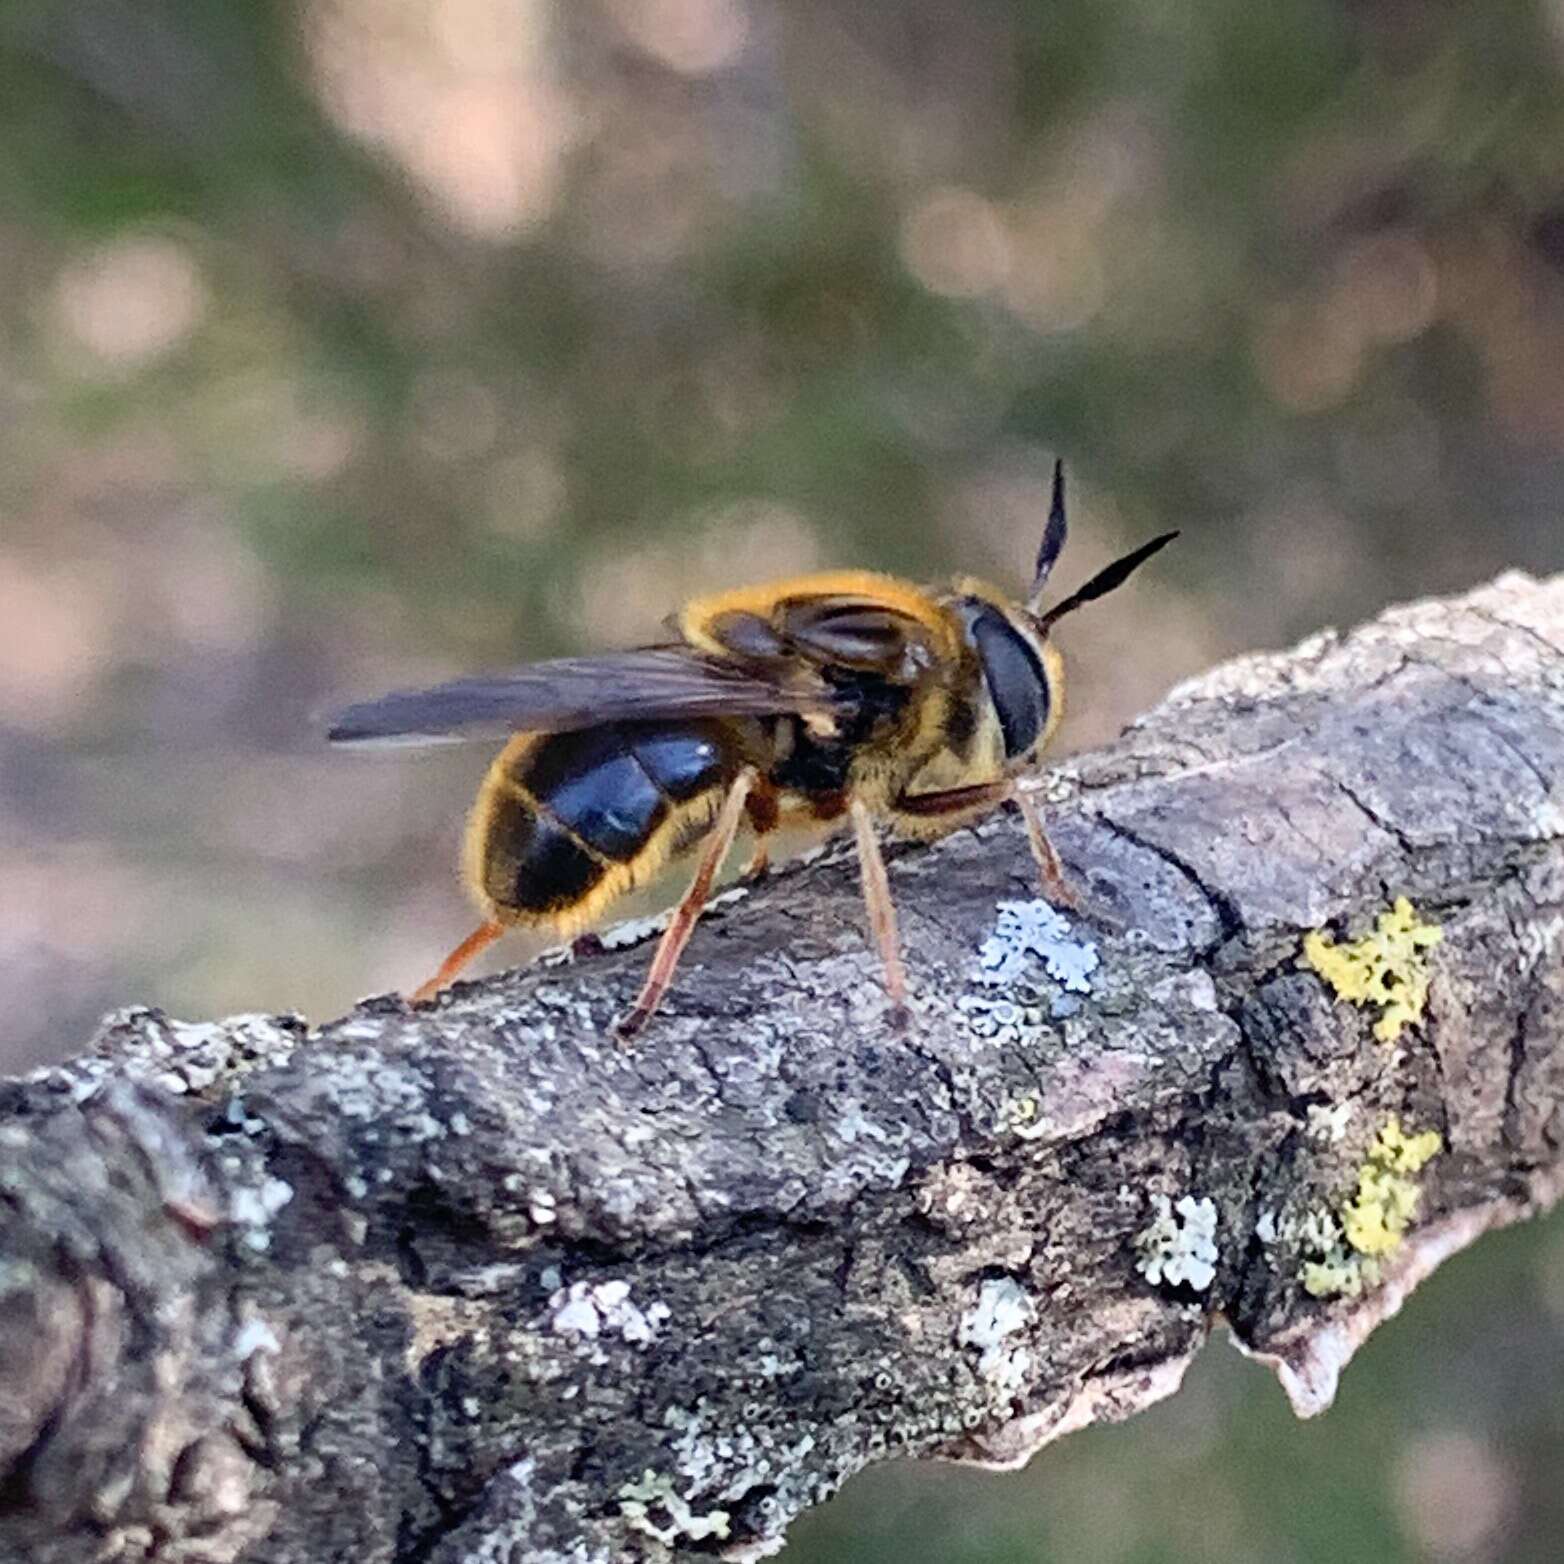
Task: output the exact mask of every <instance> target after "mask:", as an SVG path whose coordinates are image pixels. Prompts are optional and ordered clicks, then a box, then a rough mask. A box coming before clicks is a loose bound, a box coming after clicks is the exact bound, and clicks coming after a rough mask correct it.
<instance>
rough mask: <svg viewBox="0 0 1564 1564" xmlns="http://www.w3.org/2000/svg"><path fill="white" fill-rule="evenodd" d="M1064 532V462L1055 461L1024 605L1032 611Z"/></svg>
mask: <svg viewBox="0 0 1564 1564" xmlns="http://www.w3.org/2000/svg"><path fill="white" fill-rule="evenodd" d="M1064 534H1065V525H1064V463H1063V462H1062V461H1056V462H1055V463H1054V497H1053V503H1052V504H1051V505H1050V506H1049V507H1048V525H1047V526H1046V527H1044V528H1043V541H1042V542H1041V543H1040V544H1038V546H1037V572H1036V574H1035V575H1034V576H1033V577H1032V595H1031V596H1030V597H1029V598H1028V599H1027V601H1026V606H1027V607H1028V608H1029V609H1031V611H1032V612H1033V613H1036V612H1037V608H1038V604H1039V603H1040V602H1041V601H1042V596H1043V588H1044V587H1045V586H1046V585H1047V584H1048V576H1049V573H1050V572H1051V571H1052V570H1053V568H1054V561H1055V560H1056V559H1058V557H1059V551H1060V550H1061V549H1062V548H1063V547H1064Z"/></svg>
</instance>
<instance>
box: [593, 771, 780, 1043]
mask: <svg viewBox="0 0 1564 1564" xmlns="http://www.w3.org/2000/svg"><path fill="white" fill-rule="evenodd" d="M755 776H756V773H755V770H754V768H753V767H751V766H746V767H745V768H744V769H743V770H742V771H741V772H739V774H738V775H737V776H736V777H735V778H734V779H733V784H732V786H731V787H730V788H729V789H728V796H727V797H726V798H725V799H724V800H723V801H722V809H721V810H720V812H719V813H718V815H717V819H716V823H715V824H714V825H713V826H712V828H711V831H710V833H709V834H708V835H707V837H706V842H705V845H704V846H703V847H702V848H701V856H700V862H699V863H698V864H697V865H696V868H695V878H694V879H692V880H691V881H690V888H689V889H688V890H687V891H686V892H685V893H684V896H683V898H682V899H681V901H680V902H679V905H678V906H677V907H676V908H675V909H674V914H673V922H672V923H670V924H669V925H668V927H667V929H666V930H665V932H664V933H663V937H662V941H661V942H660V943H659V945H658V946H657V953H656V955H654V956H653V957H652V966H651V970H650V971H649V972H648V973H647V974H646V981H645V982H644V983H643V984H642V985H641V992H640V993H639V994H637V995H636V999H635V1003H634V1004H633V1005H632V1006H631V1007H630V1009H629V1010H628V1011H627V1012H626V1013H625V1014H624V1015H623V1016H621V1017H620V1018H619V1020H618V1021H617V1022H615V1024H614V1031H615V1032H617V1033H618V1035H619V1039H620V1041H621V1042H625V1043H628V1042H629V1041H630V1039H631V1038H633V1037H634V1036H635V1034H636V1033H637V1032H639V1031H640V1030H641V1028H642V1027H643V1026H645V1025H646V1023H647V1021H648V1020H649V1019H650V1018H651V1015H652V1012H653V1011H654V1010H656V1008H657V1006H658V1005H659V1003H661V1001H662V997H663V995H664V994H665V993H666V992H667V989H668V984H669V982H670V981H671V979H672V978H673V971H674V968H675V967H677V966H678V964H679V957H680V955H681V954H682V953H683V951H684V947H685V946H686V945H687V944H689V942H690V935H691V934H693V933H694V932H695V924H696V921H697V920H698V919H699V918H700V915H701V909H702V908H703V907H704V906H705V905H706V898H707V897H708V896H709V895H710V894H711V882H712V881H713V880H714V879H715V878H716V877H717V870H718V869H720V868H721V867H722V860H723V859H724V858H726V857H727V856H728V849H729V848H730V847H732V845H733V838H734V837H735V836H736V835H737V834H738V829H739V822H740V821H741V820H742V819H743V818H744V800H745V799H746V798H747V797H748V795H749V790H750V788H751V787H753V786H754V784H755Z"/></svg>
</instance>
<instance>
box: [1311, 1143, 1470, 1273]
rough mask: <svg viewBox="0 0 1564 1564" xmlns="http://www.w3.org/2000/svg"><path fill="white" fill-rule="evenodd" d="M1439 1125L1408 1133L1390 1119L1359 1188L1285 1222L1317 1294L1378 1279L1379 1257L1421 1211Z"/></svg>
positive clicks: (1373, 1146)
mask: <svg viewBox="0 0 1564 1564" xmlns="http://www.w3.org/2000/svg"><path fill="white" fill-rule="evenodd" d="M1441 1146H1442V1142H1441V1141H1440V1138H1439V1132H1438V1131H1437V1130H1424V1131H1422V1133H1421V1134H1417V1135H1408V1134H1406V1133H1405V1131H1403V1130H1402V1128H1401V1121H1400V1120H1399V1119H1394V1118H1392V1119H1387V1120H1386V1121H1385V1123H1384V1125H1383V1127H1382V1128H1381V1129H1380V1131H1379V1133H1378V1134H1377V1135H1376V1136H1375V1137H1374V1140H1373V1143H1372V1144H1371V1145H1370V1147H1369V1154H1368V1158H1367V1160H1366V1161H1365V1162H1364V1163H1363V1164H1362V1165H1361V1166H1360V1167H1359V1168H1358V1187H1357V1192H1356V1193H1355V1194H1354V1195H1353V1196H1352V1198H1351V1199H1350V1200H1346V1201H1343V1202H1342V1204H1341V1206H1340V1207H1339V1208H1337V1209H1335V1210H1332V1209H1331V1207H1329V1206H1326V1205H1315V1206H1311V1207H1310V1208H1309V1209H1308V1210H1307V1211H1306V1212H1304V1213H1303V1214H1302V1215H1301V1216H1300V1217H1296V1218H1294V1219H1293V1220H1291V1221H1290V1222H1289V1223H1287V1225H1286V1228H1285V1231H1284V1236H1285V1237H1288V1238H1291V1239H1292V1240H1293V1241H1294V1242H1296V1243H1297V1245H1298V1248H1299V1250H1300V1254H1301V1257H1302V1258H1303V1265H1302V1267H1301V1269H1300V1272H1299V1275H1300V1279H1301V1280H1302V1282H1303V1288H1304V1291H1305V1292H1307V1293H1308V1294H1310V1296H1311V1297H1315V1298H1338V1297H1348V1298H1355V1297H1357V1296H1358V1294H1359V1293H1361V1292H1362V1291H1363V1289H1364V1288H1366V1287H1377V1286H1378V1285H1379V1281H1380V1276H1381V1269H1380V1257H1381V1256H1382V1255H1388V1254H1390V1253H1391V1252H1392V1251H1393V1250H1394V1249H1395V1248H1396V1246H1397V1245H1398V1244H1400V1242H1401V1239H1402V1236H1403V1234H1404V1233H1405V1232H1406V1230H1407V1228H1408V1227H1409V1226H1410V1225H1411V1223H1412V1220H1413V1218H1414V1217H1415V1216H1416V1215H1417V1207H1418V1202H1419V1200H1420V1199H1421V1195H1422V1191H1421V1190H1420V1189H1419V1187H1418V1184H1417V1175H1418V1174H1419V1173H1420V1172H1422V1170H1423V1168H1424V1166H1425V1165H1426V1164H1427V1163H1428V1161H1429V1159H1430V1158H1432V1157H1433V1156H1435V1155H1436V1154H1437V1153H1438V1152H1439V1150H1440V1149H1441Z"/></svg>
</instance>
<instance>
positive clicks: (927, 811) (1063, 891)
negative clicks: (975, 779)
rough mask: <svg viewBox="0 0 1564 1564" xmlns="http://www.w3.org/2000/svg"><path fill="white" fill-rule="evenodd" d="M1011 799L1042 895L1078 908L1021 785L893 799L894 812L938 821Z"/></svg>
mask: <svg viewBox="0 0 1564 1564" xmlns="http://www.w3.org/2000/svg"><path fill="white" fill-rule="evenodd" d="M1010 799H1014V800H1015V805H1016V808H1018V809H1019V810H1020V811H1021V818H1022V819H1023V820H1024V821H1026V839H1027V841H1028V842H1029V843H1030V844H1031V847H1032V857H1033V858H1035V859H1036V860H1037V869H1038V873H1039V875H1040V876H1041V877H1042V882H1043V895H1045V896H1046V897H1047V898H1048V899H1049V901H1051V902H1054V903H1055V904H1056V905H1058V906H1061V907H1072V908H1079V906H1080V899H1079V898H1078V897H1077V896H1076V894H1075V892H1074V891H1073V890H1072V889H1071V888H1070V882H1069V881H1068V880H1067V879H1066V878H1065V873H1064V865H1063V864H1062V863H1060V862H1059V854H1058V853H1057V852H1055V851H1054V844H1053V843H1052V842H1050V841H1049V840H1048V833H1047V832H1046V831H1045V830H1044V829H1043V816H1042V812H1041V810H1039V809H1038V807H1037V800H1036V799H1035V798H1034V797H1033V796H1032V791H1031V789H1030V788H1028V787H1027V786H1026V785H1025V784H1024V783H1022V782H1016V781H1006V782H980V783H978V784H977V785H976V786H974V787H955V788H951V789H949V790H948V791H946V792H943V793H910V794H909V793H904V794H903V795H902V796H901V797H900V798H898V799H897V800H896V807H897V809H898V810H900V811H902V812H903V813H905V814H909V815H919V816H921V817H923V818H924V819H938V818H939V816H941V815H963V814H965V815H970V814H972V813H974V812H975V811H979V810H982V809H983V808H984V807H992V806H995V805H998V804H1003V803H1005V802H1006V801H1007V800H1010Z"/></svg>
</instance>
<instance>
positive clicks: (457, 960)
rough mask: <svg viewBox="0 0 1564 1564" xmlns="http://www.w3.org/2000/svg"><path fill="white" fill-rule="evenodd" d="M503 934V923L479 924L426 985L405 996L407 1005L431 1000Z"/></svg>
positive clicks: (441, 964)
mask: <svg viewBox="0 0 1564 1564" xmlns="http://www.w3.org/2000/svg"><path fill="white" fill-rule="evenodd" d="M504 932H505V925H504V924H503V923H480V924H479V925H478V927H477V928H475V929H474V930H473V931H472V933H471V934H469V935H468V936H467V938H466V939H464V940H463V941H462V942H461V944H460V945H458V946H457V947H456V949H455V950H453V951H452V952H451V953H450V955H449V956H447V957H446V958H445V960H444V961H442V962H441V963H440V970H439V971H438V972H436V973H435V975H434V976H433V977H432V978H430V979H429V981H428V982H427V983H423V984H420V985H419V987H417V988H415V989H414V990H413V991H412V993H411V994H409V995H408V996H407V998H408V1001H409V1003H411V1004H415V1005H421V1004H423V1002H424V1001H425V1000H426V999H433V998H434V996H435V995H436V994H438V993H439V992H440V990H441V989H442V988H444V987H445V986H446V984H447V983H449V982H451V981H452V980H453V979H454V978H455V976H456V974H457V973H458V972H460V971H461V970H462V968H463V967H465V966H466V965H467V963H468V962H469V961H471V960H472V958H473V957H474V956H476V955H479V954H481V953H482V952H483V951H486V950H487V949H488V948H489V946H491V945H492V944H493V943H494V942H495V940H497V939H498V938H499V937H500V935H502V934H503V933H504Z"/></svg>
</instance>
